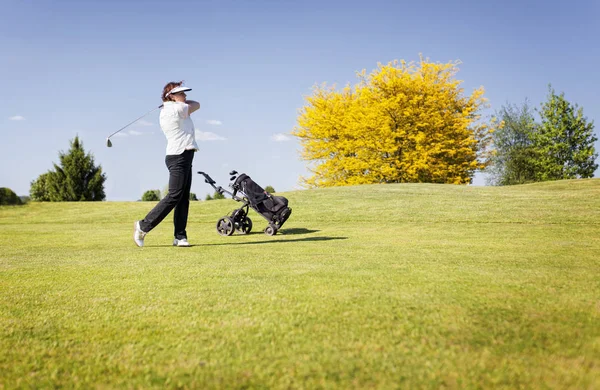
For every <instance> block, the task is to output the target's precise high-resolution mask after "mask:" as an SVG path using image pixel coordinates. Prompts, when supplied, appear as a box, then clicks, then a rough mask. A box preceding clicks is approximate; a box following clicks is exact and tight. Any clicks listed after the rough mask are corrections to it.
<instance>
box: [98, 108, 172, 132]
mask: <svg viewBox="0 0 600 390" xmlns="http://www.w3.org/2000/svg"><path fill="white" fill-rule="evenodd" d="M162 106H163V105H162V104H161V105H160V106H158V107H156V108H153V109H152V110H150V111H148V112H147V113H145V114H144V115H142V116H141V117H139V118H137V119H136V120H134V121H133V122H130V123H128V124H126V125H125V126H123V127H121V128H120V129H119V130H117V131H115V132H114V133H112V134H111V135H109V136H108V137H107V138H106V139H109V138H110V137H112V136H113V135H115V134H117V133H118V132H119V131H121V130H124V129H126V128H127V127H128V126H131V125H132V124H134V123H135V122H137V121H139V120H140V119H142V118H143V117H145V116H146V115H149V114H151V113H152V112H154V111H156V110H158V109H159V108H161V107H162Z"/></svg>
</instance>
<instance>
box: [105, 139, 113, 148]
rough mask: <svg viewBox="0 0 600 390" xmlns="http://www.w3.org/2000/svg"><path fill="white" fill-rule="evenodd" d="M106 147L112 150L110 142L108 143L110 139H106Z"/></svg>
mask: <svg viewBox="0 0 600 390" xmlns="http://www.w3.org/2000/svg"><path fill="white" fill-rule="evenodd" d="M106 146H107V147H109V148H112V142H110V138H107V139H106Z"/></svg>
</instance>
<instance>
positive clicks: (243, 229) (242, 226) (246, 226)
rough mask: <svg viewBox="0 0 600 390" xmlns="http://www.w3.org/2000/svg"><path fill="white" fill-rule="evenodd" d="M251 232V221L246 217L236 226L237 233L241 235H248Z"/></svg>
mask: <svg viewBox="0 0 600 390" xmlns="http://www.w3.org/2000/svg"><path fill="white" fill-rule="evenodd" d="M251 230H252V220H251V219H250V218H248V217H244V219H242V221H241V222H240V223H239V224H238V232H240V233H242V234H248V233H250V231H251Z"/></svg>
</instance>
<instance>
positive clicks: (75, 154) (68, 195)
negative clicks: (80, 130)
mask: <svg viewBox="0 0 600 390" xmlns="http://www.w3.org/2000/svg"><path fill="white" fill-rule="evenodd" d="M59 159H60V164H54V171H48V172H47V173H46V174H45V175H46V176H45V177H44V179H42V181H41V183H40V182H39V181H40V178H41V176H40V177H39V178H38V180H36V181H34V182H33V183H32V186H31V189H30V194H31V198H32V199H34V198H35V197H38V198H41V199H44V200H49V201H52V202H69V201H71V202H77V201H101V200H104V199H105V198H106V195H105V194H104V181H105V180H106V175H105V174H104V173H102V167H101V166H96V165H95V164H94V157H93V156H92V155H91V154H89V153H88V154H86V153H85V150H84V148H83V143H82V142H81V141H80V140H79V137H78V136H76V137H75V139H73V140H72V141H71V148H70V149H69V151H68V152H67V153H63V152H60V153H59ZM42 176H43V175H42ZM34 184H35V185H34ZM39 191H44V193H43V194H39V193H38V192H39ZM34 192H35V194H34ZM34 195H35V197H34ZM38 195H40V196H38Z"/></svg>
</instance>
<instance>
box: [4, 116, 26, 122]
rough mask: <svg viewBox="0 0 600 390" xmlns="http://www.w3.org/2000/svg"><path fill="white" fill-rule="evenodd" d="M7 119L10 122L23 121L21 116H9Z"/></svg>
mask: <svg viewBox="0 0 600 390" xmlns="http://www.w3.org/2000/svg"><path fill="white" fill-rule="evenodd" d="M8 119H10V120H11V121H24V120H25V117H24V116H21V115H15V116H11V117H10V118H8Z"/></svg>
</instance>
